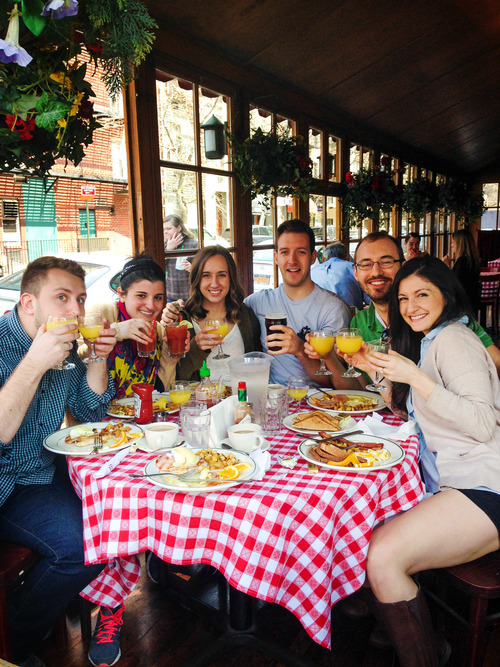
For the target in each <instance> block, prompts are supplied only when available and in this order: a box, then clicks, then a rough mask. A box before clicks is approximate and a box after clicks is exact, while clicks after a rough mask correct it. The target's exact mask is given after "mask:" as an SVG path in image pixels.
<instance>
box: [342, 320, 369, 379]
mask: <svg viewBox="0 0 500 667" xmlns="http://www.w3.org/2000/svg"><path fill="white" fill-rule="evenodd" d="M336 342H337V348H338V349H339V350H340V352H343V353H344V354H347V355H349V368H348V369H347V370H346V371H345V373H342V377H343V378H357V377H359V376H360V375H361V373H358V371H357V370H356V369H355V368H354V367H353V365H352V358H351V355H353V354H356V352H359V350H360V349H361V345H362V344H363V338H362V336H361V331H360V330H359V329H354V328H347V329H341V330H340V331H337V341H336Z"/></svg>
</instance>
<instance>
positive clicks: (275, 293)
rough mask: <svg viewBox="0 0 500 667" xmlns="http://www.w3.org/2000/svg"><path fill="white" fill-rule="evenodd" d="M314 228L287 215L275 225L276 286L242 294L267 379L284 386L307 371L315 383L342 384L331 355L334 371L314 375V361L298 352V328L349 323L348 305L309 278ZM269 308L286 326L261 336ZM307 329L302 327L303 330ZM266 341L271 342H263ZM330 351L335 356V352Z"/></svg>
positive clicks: (300, 348) (300, 331)
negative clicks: (254, 320) (267, 358)
mask: <svg viewBox="0 0 500 667" xmlns="http://www.w3.org/2000/svg"><path fill="white" fill-rule="evenodd" d="M314 243H315V239H314V233H313V231H312V230H311V228H310V227H309V225H308V224H307V223H305V222H303V221H302V220H287V221H286V222H284V223H282V224H281V225H280V226H279V227H278V231H277V245H276V251H275V253H274V260H275V262H276V264H277V265H278V268H279V270H280V272H281V275H282V277H283V284H282V285H280V286H279V287H278V288H277V289H273V290H261V291H259V292H255V293H254V294H251V295H250V296H248V297H247V298H246V299H245V303H246V304H247V306H249V307H250V308H251V309H252V310H253V311H254V313H255V314H256V315H257V317H258V318H259V322H260V325H261V341H262V349H263V350H266V348H267V352H268V353H269V354H270V355H272V356H273V361H272V363H271V372H270V378H269V379H270V382H273V383H275V382H278V383H281V384H284V385H286V384H287V382H288V378H289V377H290V376H291V375H304V374H307V375H309V377H310V378H311V380H313V381H314V382H315V383H316V384H319V385H324V386H330V387H331V386H332V383H333V385H334V386H335V387H338V388H340V389H343V388H347V387H346V386H344V385H345V380H343V379H342V378H341V373H342V372H343V370H344V367H343V365H342V362H341V360H340V359H338V358H337V362H338V366H337V369H336V372H335V371H334V376H332V377H330V376H326V375H314V373H315V371H316V370H317V369H318V367H319V362H318V361H317V360H313V359H309V357H308V356H307V355H306V354H304V331H314V330H316V329H326V328H330V329H333V331H334V332H335V331H337V330H338V329H342V328H343V327H348V326H349V321H350V319H351V312H350V309H349V306H348V305H347V304H346V303H345V301H343V300H342V299H341V298H340V297H339V296H337V295H336V294H332V293H331V292H329V291H328V290H325V289H323V288H321V287H319V286H318V285H315V284H314V283H313V281H312V280H311V266H312V264H314V262H315V260H316V251H315V250H314ZM269 313H286V316H287V326H286V327H282V326H279V325H278V326H275V327H272V328H271V331H273V330H274V331H275V332H276V333H271V334H270V335H269V336H267V335H266V328H265V324H264V318H265V316H266V314H269ZM306 328H307V329H306ZM273 341H275V342H276V343H278V342H279V345H281V349H280V350H279V351H273V347H272V342H273ZM269 345H271V347H269ZM335 356H336V355H335Z"/></svg>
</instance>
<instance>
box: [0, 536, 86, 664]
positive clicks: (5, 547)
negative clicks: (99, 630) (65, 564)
mask: <svg viewBox="0 0 500 667" xmlns="http://www.w3.org/2000/svg"><path fill="white" fill-rule="evenodd" d="M38 559H39V556H38V554H37V553H35V552H34V551H32V550H31V549H28V548H27V547H23V546H21V545H20V544H12V543H10V542H0V658H4V659H5V660H10V659H11V658H12V650H11V643H10V628H9V620H8V618H9V614H8V607H7V593H8V591H9V590H11V589H12V588H14V587H15V586H16V585H17V584H20V583H21V582H22V581H23V578H24V577H25V575H26V573H27V572H28V571H29V570H30V568H32V567H33V565H35V563H36V562H37V561H38ZM91 606H92V605H91V604H90V603H89V602H87V601H86V600H83V598H80V625H81V632H82V638H83V639H84V640H85V641H87V640H88V639H90V634H91V618H90V612H91ZM55 631H56V637H57V644H58V646H62V647H64V646H66V645H67V639H68V638H67V629H66V618H65V617H64V616H62V617H61V619H60V621H58V623H57V624H56V627H55Z"/></svg>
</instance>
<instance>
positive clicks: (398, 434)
mask: <svg viewBox="0 0 500 667" xmlns="http://www.w3.org/2000/svg"><path fill="white" fill-rule="evenodd" d="M356 427H357V428H359V429H361V430H362V431H363V433H365V434H366V435H379V436H381V437H383V438H392V439H393V440H408V438H409V437H410V435H417V433H418V431H417V425H416V423H415V422H414V421H413V420H412V419H410V420H409V421H407V422H404V423H403V424H402V425H401V426H399V427H397V426H391V425H390V424H385V423H384V422H383V421H382V417H381V416H380V415H379V414H378V413H377V412H374V413H373V414H371V415H367V416H366V417H365V418H364V419H363V420H361V421H359V422H358V423H357V424H356ZM346 436H347V437H349V434H348V433H346Z"/></svg>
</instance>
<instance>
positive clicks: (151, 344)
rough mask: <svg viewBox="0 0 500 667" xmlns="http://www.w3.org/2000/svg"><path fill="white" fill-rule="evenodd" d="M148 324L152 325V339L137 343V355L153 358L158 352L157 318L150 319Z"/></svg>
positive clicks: (149, 332) (149, 333)
mask: <svg viewBox="0 0 500 667" xmlns="http://www.w3.org/2000/svg"><path fill="white" fill-rule="evenodd" d="M148 325H150V326H151V328H150V330H149V331H148V335H149V336H150V338H151V340H149V341H148V342H147V343H139V342H138V343H137V356H138V357H147V358H153V357H154V356H155V354H156V318H155V319H154V320H153V321H152V322H149V321H148Z"/></svg>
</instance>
